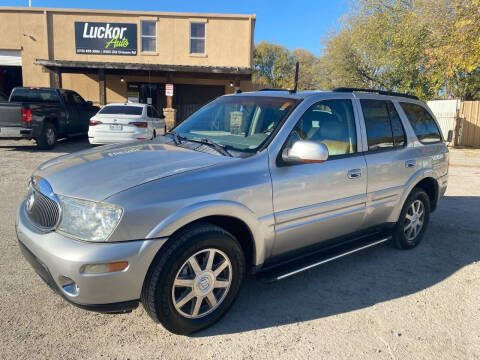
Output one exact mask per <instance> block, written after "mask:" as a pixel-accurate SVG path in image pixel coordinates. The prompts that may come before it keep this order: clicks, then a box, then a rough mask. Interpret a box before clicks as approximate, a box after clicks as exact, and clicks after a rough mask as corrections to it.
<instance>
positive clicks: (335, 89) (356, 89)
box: [332, 87, 419, 100]
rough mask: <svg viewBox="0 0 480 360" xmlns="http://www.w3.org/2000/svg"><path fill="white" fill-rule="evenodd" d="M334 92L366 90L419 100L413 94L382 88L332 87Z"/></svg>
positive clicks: (367, 91)
mask: <svg viewBox="0 0 480 360" xmlns="http://www.w3.org/2000/svg"><path fill="white" fill-rule="evenodd" d="M332 91H334V92H366V93H374V94H380V95H390V96H402V97H406V98H410V99H415V100H419V99H418V97H416V96H415V95H410V94H402V93H399V92H394V91H384V90H377V89H362V88H349V87H337V88H334V89H332Z"/></svg>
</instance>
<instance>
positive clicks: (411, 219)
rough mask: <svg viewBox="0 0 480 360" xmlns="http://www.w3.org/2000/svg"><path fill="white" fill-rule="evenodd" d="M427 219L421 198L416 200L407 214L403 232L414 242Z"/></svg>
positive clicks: (408, 239)
mask: <svg viewBox="0 0 480 360" xmlns="http://www.w3.org/2000/svg"><path fill="white" fill-rule="evenodd" d="M424 220H425V207H424V205H423V202H422V201H421V200H415V201H414V202H413V203H412V204H411V205H410V207H409V208H408V210H407V213H406V214H405V224H404V226H403V232H404V234H405V238H406V239H407V241H409V242H413V241H414V240H415V238H416V237H417V235H418V234H419V233H420V231H422V228H423V222H424Z"/></svg>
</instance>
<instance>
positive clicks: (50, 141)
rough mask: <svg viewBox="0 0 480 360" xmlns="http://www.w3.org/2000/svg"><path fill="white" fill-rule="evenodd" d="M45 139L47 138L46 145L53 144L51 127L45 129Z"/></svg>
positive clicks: (53, 138)
mask: <svg viewBox="0 0 480 360" xmlns="http://www.w3.org/2000/svg"><path fill="white" fill-rule="evenodd" d="M45 139H46V140H47V144H48V145H53V144H54V143H55V132H54V131H53V129H52V128H48V129H47V130H46V132H45Z"/></svg>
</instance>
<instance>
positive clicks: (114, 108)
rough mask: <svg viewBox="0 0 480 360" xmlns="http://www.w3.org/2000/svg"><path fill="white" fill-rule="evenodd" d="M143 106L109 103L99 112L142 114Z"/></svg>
mask: <svg viewBox="0 0 480 360" xmlns="http://www.w3.org/2000/svg"><path fill="white" fill-rule="evenodd" d="M142 110H143V107H141V106H122V105H107V106H105V107H104V108H103V109H102V110H100V111H99V112H98V113H99V114H121V115H142Z"/></svg>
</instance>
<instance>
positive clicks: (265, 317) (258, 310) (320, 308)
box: [193, 196, 480, 337]
mask: <svg viewBox="0 0 480 360" xmlns="http://www.w3.org/2000/svg"><path fill="white" fill-rule="evenodd" d="M478 214H480V197H468V196H467V197H461V196H450V197H445V198H444V199H443V200H442V201H441V203H440V206H439V208H438V210H437V211H436V212H434V213H433V214H432V217H431V220H430V225H429V229H428V231H427V233H426V236H425V238H424V240H423V242H422V243H421V244H420V245H419V246H418V247H417V248H415V249H413V250H408V251H400V250H396V249H394V248H391V247H389V246H388V245H380V246H378V247H376V248H371V249H367V250H364V251H363V252H359V253H356V254H353V255H350V256H348V257H345V258H343V259H341V260H338V261H336V262H332V263H329V264H326V265H323V266H321V267H319V268H316V269H314V270H310V271H307V272H305V273H302V274H299V275H297V276H294V277H291V278H288V279H285V280H282V281H280V282H277V283H273V284H264V283H261V282H259V281H258V280H256V279H254V278H250V279H248V280H247V281H245V283H244V287H243V289H242V291H241V292H240V296H239V298H238V299H237V301H236V303H235V304H234V306H233V307H232V308H231V310H230V311H229V312H228V313H227V315H226V316H225V317H224V318H223V319H222V320H221V321H220V322H219V323H218V324H216V325H214V326H213V327H211V328H209V329H206V330H204V331H202V332H199V333H197V334H194V335H193V336H194V337H205V336H211V335H218V334H231V333H239V332H244V331H250V330H256V329H263V328H268V327H273V326H278V325H283V324H290V323H295V322H303V321H308V320H312V319H319V318H323V317H327V316H331V315H336V314H342V313H346V312H349V311H354V310H358V309H362V308H365V307H369V306H372V305H374V304H377V303H381V302H385V301H389V300H393V299H396V298H400V297H404V296H408V295H409V294H413V293H416V292H418V291H421V290H424V289H427V288H429V287H431V286H433V285H435V284H437V283H439V282H441V281H443V280H444V279H446V278H448V277H449V276H451V275H452V274H454V273H455V272H456V271H458V270H460V269H462V268H463V267H465V266H468V265H469V264H472V263H473V262H475V261H479V260H480V234H479V225H478Z"/></svg>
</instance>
